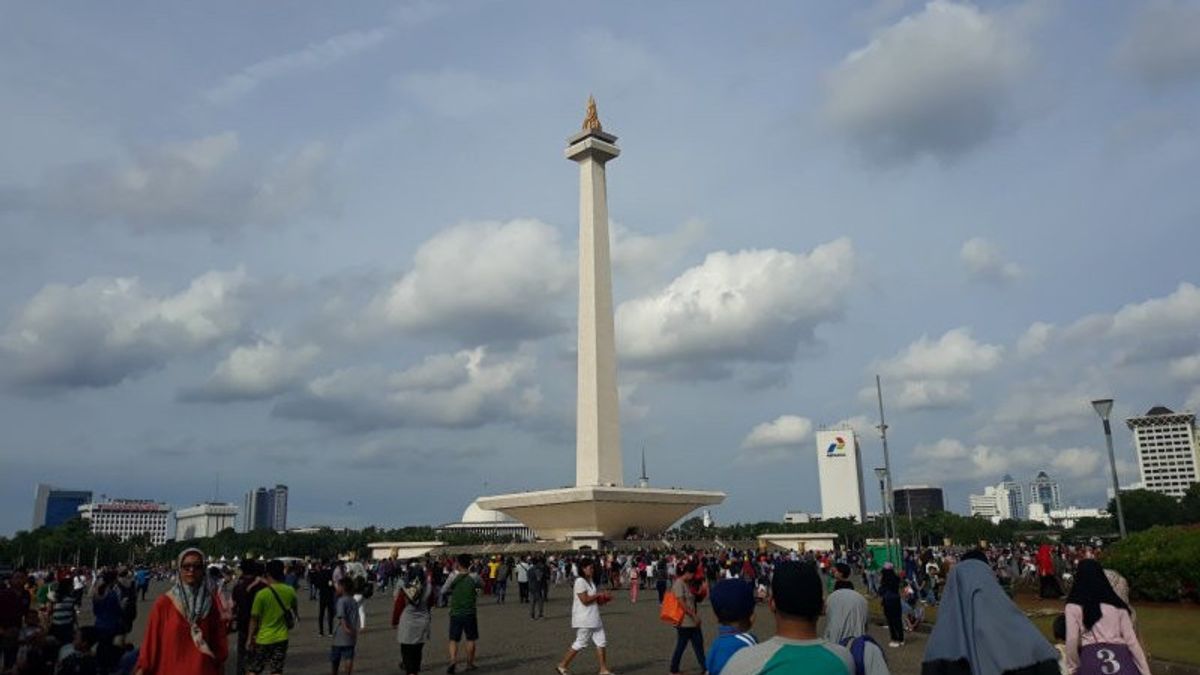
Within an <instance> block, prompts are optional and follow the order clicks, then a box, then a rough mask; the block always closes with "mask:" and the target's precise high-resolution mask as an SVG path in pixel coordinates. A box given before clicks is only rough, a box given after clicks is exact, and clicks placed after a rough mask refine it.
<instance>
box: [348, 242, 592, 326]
mask: <svg viewBox="0 0 1200 675" xmlns="http://www.w3.org/2000/svg"><path fill="white" fill-rule="evenodd" d="M574 278H575V268H574V265H573V264H572V263H571V261H570V259H569V258H568V257H567V255H566V252H565V250H564V249H563V247H562V245H561V244H560V242H559V236H558V231H557V230H555V229H554V228H552V227H550V226H549V225H546V224H545V223H542V222H539V221H536V220H512V221H508V222H506V223H499V222H480V223H464V224H462V225H457V226H455V227H452V228H449V229H447V230H444V231H442V232H440V233H438V234H437V235H435V236H434V237H433V238H431V239H429V240H428V241H426V242H425V243H423V244H421V246H420V247H419V248H418V249H417V252H416V254H415V255H414V257H413V265H412V269H411V270H409V272H408V273H406V274H405V275H404V276H403V277H401V278H400V279H399V280H398V281H396V282H395V283H394V284H393V285H392V286H391V288H390V289H388V290H387V291H386V292H385V293H383V294H382V295H380V296H379V297H377V298H376V299H375V300H374V301H373V302H372V303H371V305H370V307H369V308H368V316H369V318H370V320H371V321H373V322H382V323H383V324H384V325H390V326H395V327H397V328H400V329H401V330H406V331H412V332H416V333H436V334H444V335H450V336H452V337H454V338H456V339H458V340H460V341H461V342H463V343H466V344H479V343H481V342H488V341H493V340H513V339H525V338H536V337H542V336H545V335H549V334H552V333H555V332H558V331H561V330H563V329H564V328H565V326H566V322H565V321H564V319H563V317H562V315H561V314H560V313H558V312H557V311H555V309H554V307H553V305H554V303H555V302H556V301H558V300H560V299H562V298H564V297H566V295H567V294H568V293H569V290H570V289H571V288H572V285H573V284H572V282H573V280H574Z"/></svg>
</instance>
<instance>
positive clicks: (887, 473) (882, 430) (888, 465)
mask: <svg viewBox="0 0 1200 675" xmlns="http://www.w3.org/2000/svg"><path fill="white" fill-rule="evenodd" d="M875 395H876V396H878V398H879V427H878V428H879V438H880V440H881V441H882V442H883V468H884V481H885V482H886V483H887V494H886V495H885V497H884V502H885V503H886V502H890V501H892V498H893V497H894V496H895V494H896V493H895V492H893V491H892V459H891V457H890V456H889V455H888V444H887V430H888V425H887V421H886V420H885V419H884V417H883V386H882V385H881V384H880V383H879V376H878V375H876V376H875ZM887 512H888V509H887V508H886V507H885V508H884V513H885V514H886V513H887ZM888 522H889V523H890V524H891V526H892V536H893V537H896V548H897V551H896V558H895V562H897V563H898V562H899V561H900V557H901V556H900V553H901V552H900V551H899V548H900V530H899V529H897V528H896V508H895V504H892V508H891V516H890V517H889V520H888ZM891 551H892V544H891V542H890V541H889V542H888V555H889V556H890V555H891Z"/></svg>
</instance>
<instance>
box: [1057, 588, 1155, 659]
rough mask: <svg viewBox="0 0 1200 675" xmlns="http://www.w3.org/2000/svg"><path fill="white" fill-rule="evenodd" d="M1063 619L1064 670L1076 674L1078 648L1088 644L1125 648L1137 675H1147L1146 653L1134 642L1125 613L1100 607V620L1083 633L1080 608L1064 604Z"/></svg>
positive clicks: (1135, 638)
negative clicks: (1065, 621)
mask: <svg viewBox="0 0 1200 675" xmlns="http://www.w3.org/2000/svg"><path fill="white" fill-rule="evenodd" d="M1065 613H1066V616H1067V667H1068V669H1069V670H1070V672H1072V673H1074V672H1076V671H1078V670H1079V648H1080V647H1082V646H1085V645H1090V644H1122V645H1125V646H1127V647H1129V651H1130V652H1131V653H1132V654H1133V659H1134V661H1136V662H1137V667H1138V670H1139V671H1141V675H1150V664H1149V663H1148V662H1147V661H1146V652H1145V651H1144V650H1142V645H1141V643H1140V642H1138V638H1137V633H1135V632H1134V631H1133V621H1132V620H1131V619H1130V618H1129V612H1126V611H1125V610H1123V609H1120V608H1117V607H1113V606H1112V605H1106V604H1104V603H1101V604H1100V619H1099V620H1098V621H1096V623H1094V624H1092V629H1091V630H1089V631H1086V632H1085V629H1084V627H1083V608H1082V607H1080V606H1079V605H1075V604H1068V605H1067V608H1066V612H1065Z"/></svg>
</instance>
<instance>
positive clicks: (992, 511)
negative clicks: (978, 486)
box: [967, 485, 1000, 522]
mask: <svg viewBox="0 0 1200 675" xmlns="http://www.w3.org/2000/svg"><path fill="white" fill-rule="evenodd" d="M967 499H968V502H969V508H970V510H969V513H970V515H971V516H972V517H975V516H978V517H980V518H987V519H988V520H991V521H993V522H1000V505H999V500H997V498H996V486H994V485H989V486H987V487H985V488H984V489H983V494H981V495H970V496H969V497H968V498H967Z"/></svg>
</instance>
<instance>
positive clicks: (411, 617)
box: [0, 544, 1149, 675]
mask: <svg viewBox="0 0 1200 675" xmlns="http://www.w3.org/2000/svg"><path fill="white" fill-rule="evenodd" d="M1097 554H1098V551H1097V550H1096V549H1094V548H1092V547H1086V546H1085V547H1066V546H1051V545H1048V544H1043V545H1040V546H1027V545H1023V544H1022V545H1017V546H1014V547H1009V548H1003V547H994V546H993V547H988V548H986V549H980V548H977V549H972V550H969V551H967V550H962V549H953V548H949V547H947V548H920V549H910V550H907V551H904V552H903V555H902V556H900V557H899V558H898V559H897V560H896V564H893V563H892V562H890V561H889V560H885V559H883V558H884V557H885V555H881V553H880V551H879V550H877V549H876V550H870V549H867V550H849V551H840V552H838V553H822V554H806V555H799V554H795V553H785V552H775V553H766V552H760V551H756V550H747V551H737V550H730V549H721V550H712V551H694V550H678V551H667V552H651V551H637V552H631V553H609V554H601V555H595V554H592V555H584V554H573V553H568V554H562V555H525V556H485V557H473V556H471V555H467V554H462V555H459V556H456V557H442V558H434V557H426V558H424V559H418V560H413V561H406V562H405V561H395V560H389V561H383V562H380V563H375V564H370V565H365V566H364V565H362V564H361V563H356V562H346V561H328V562H323V561H312V562H308V563H301V562H298V561H295V560H293V561H292V562H291V564H285V563H284V561H281V560H271V561H267V562H265V563H264V562H261V561H256V560H244V561H241V562H240V565H239V567H238V570H236V572H235V570H233V569H230V568H228V567H226V566H225V565H223V564H219V563H218V564H214V563H213V561H211V560H209V559H208V558H207V557H206V556H205V554H204V553H203V552H202V551H200V550H199V549H194V548H193V549H188V550H185V551H183V552H182V553H181V554H180V556H179V557H178V559H177V560H176V561H175V565H173V566H170V567H164V568H157V569H152V568H147V567H141V568H136V569H134V568H126V567H117V568H112V569H102V570H99V571H96V572H94V573H93V572H91V571H90V570H86V569H77V570H68V569H62V570H53V571H39V572H36V573H34V574H32V575H30V574H26V572H25V571H24V570H18V571H16V572H15V573H14V574H13V575H12V576H11V578H9V579H8V580H7V583H6V584H4V585H3V586H2V587H0V646H2V647H3V670H2V671H0V672H3V673H6V674H7V673H18V674H21V675H29V674H33V675H40V674H51V675H53V674H59V673H62V674H67V675H71V674H75V673H79V674H92V673H95V674H99V675H107V674H111V673H121V674H126V675H128V674H137V675H155V674H160V673H162V674H167V673H170V674H175V673H179V674H182V675H191V674H193V673H195V674H200V675H217V674H219V673H224V672H225V663H226V662H227V661H229V660H231V659H232V663H233V664H234V667H235V668H236V672H237V673H239V675H240V674H241V673H272V674H274V673H283V672H284V670H285V668H286V666H287V661H288V644H289V638H290V637H291V635H292V632H293V631H294V630H295V629H296V626H297V621H298V619H299V615H300V603H299V602H298V598H299V596H300V589H301V587H302V586H303V584H304V583H307V585H308V593H309V600H310V601H311V602H314V603H315V604H316V606H317V612H316V614H317V616H316V621H315V624H316V628H317V632H318V634H319V635H321V636H328V637H329V639H330V643H329V667H330V669H331V672H332V673H333V675H337V673H339V672H344V673H347V674H350V673H352V672H353V669H354V660H355V656H356V648H357V645H358V638H359V635H360V633H361V632H362V631H363V630H365V628H366V625H367V619H368V617H367V615H366V608H365V604H366V603H365V602H364V600H365V598H367V597H370V596H371V595H372V594H374V593H376V592H380V593H389V592H390V595H391V599H392V606H391V613H390V626H391V627H392V629H393V630H394V632H395V636H396V641H397V643H398V645H399V649H398V654H397V657H398V659H397V660H398V662H399V668H400V672H402V673H405V674H416V673H419V672H421V669H422V662H423V660H424V651H425V650H424V647H425V645H426V644H427V643H429V642H430V640H431V632H432V631H431V625H432V616H433V613H434V611H435V610H437V609H438V608H446V610H447V613H448V617H449V629H448V635H447V645H448V646H447V651H448V665H447V671H446V672H447V673H451V674H453V673H456V672H458V669H459V668H463V669H465V670H467V671H470V670H475V669H476V668H477V658H478V650H477V646H478V641H479V639H480V625H479V616H478V603H480V602H481V601H490V602H493V603H497V604H504V603H506V602H507V601H508V588H509V584H510V583H515V584H516V586H517V589H518V593H517V597H518V602H519V603H521V604H528V605H529V617H530V620H531V621H539V620H543V619H544V617H545V613H544V612H545V603H546V600H547V598H548V596H549V594H550V592H551V589H552V588H555V587H561V586H569V587H570V600H571V614H570V617H571V627H572V629H573V630H574V632H575V637H574V640H573V641H572V642H571V644H570V645H569V646H568V647H567V649H566V651H565V652H564V654H563V656H562V658H561V659H559V660H558V661H557V662H556V663H555V664H553V667H554V669H555V670H556V671H557V672H558V673H559V674H560V675H567V674H568V673H569V672H570V670H569V669H570V668H571V666H572V664H573V663H575V662H576V659H577V657H578V656H579V655H580V654H581V653H583V652H584V651H585V650H587V649H588V647H589V645H590V646H592V647H594V649H595V651H596V661H597V666H598V671H599V673H600V674H601V675H610V671H609V666H608V662H609V658H608V657H609V654H608V649H609V644H608V637H607V634H606V633H605V629H604V623H603V618H602V608H603V607H604V606H605V605H606V604H608V603H610V602H612V601H614V600H615V599H617V598H618V597H624V594H626V593H627V598H628V601H629V602H630V603H636V602H638V599H639V594H640V592H641V591H643V590H649V589H651V588H653V589H654V591H655V595H654V596H651V597H652V598H655V599H656V600H657V602H658V605H659V613H660V618H661V619H662V620H663V622H664V623H666V624H668V625H669V627H670V628H671V629H673V632H674V638H675V639H674V646H673V649H672V650H671V651H670V654H669V659H668V658H667V656H666V654H664V661H665V662H666V664H667V665H668V669H669V672H670V673H673V674H674V673H680V672H681V669H682V667H683V664H684V661H685V660H686V659H687V658H689V657H688V656H687V655H688V652H689V651H690V652H691V654H692V658H694V659H695V661H696V667H697V668H698V670H699V671H700V672H701V673H709V674H711V675H720V674H721V673H728V674H732V675H740V674H743V673H790V672H805V673H828V675H889V668H888V659H887V652H888V650H889V649H900V648H902V647H903V646H904V644H905V636H906V634H909V633H911V632H913V631H914V630H916V629H918V627H920V625H921V623H922V616H923V611H924V607H926V606H929V605H937V606H938V619H937V622H936V624H935V625H934V626H933V629H932V633H931V634H930V636H929V639H928V641H927V643H926V646H925V651H924V657H923V665H922V672H923V675H967V674H968V673H970V674H971V675H993V674H994V675H1001V674H1004V673H1012V674H1016V673H1018V672H1020V673H1022V675H1026V674H1028V675H1042V674H1044V675H1054V674H1055V673H1061V674H1062V675H1092V674H1093V673H1095V674H1100V675H1114V674H1115V673H1118V672H1123V673H1133V672H1134V671H1137V673H1140V675H1149V665H1148V659H1147V657H1146V654H1145V651H1144V649H1143V648H1142V646H1141V644H1140V641H1139V640H1138V637H1137V634H1136V630H1135V625H1136V622H1135V616H1134V613H1133V610H1132V608H1131V606H1130V604H1129V597H1128V585H1127V584H1125V582H1124V579H1122V578H1121V577H1120V575H1118V574H1116V573H1115V572H1113V571H1111V570H1104V569H1103V568H1102V567H1101V564H1100V563H1099V562H1098V560H1097ZM153 579H161V580H165V581H168V582H169V588H168V589H167V590H166V592H164V593H162V594H160V595H158V597H157V598H155V599H154V601H153V604H152V605H151V608H150V610H149V613H148V615H147V616H146V621H145V624H146V627H145V631H144V633H143V634H142V635H141V640H140V642H138V643H137V644H136V645H135V641H134V640H133V639H131V638H133V637H136V636H131V635H130V633H131V631H132V628H133V625H134V622H135V620H136V618H137V614H138V605H139V602H141V601H142V599H143V598H145V596H146V592H147V588H148V586H149V585H150V582H151V580H153ZM1021 583H1028V584H1029V587H1030V588H1033V587H1034V586H1036V587H1037V589H1038V591H1039V592H1040V593H1041V595H1042V596H1043V597H1045V598H1048V599H1050V598H1053V599H1061V600H1063V601H1064V608H1063V612H1062V614H1061V615H1060V616H1059V617H1057V620H1056V621H1055V627H1054V629H1055V633H1056V636H1058V638H1059V639H1058V644H1057V645H1052V644H1051V643H1050V642H1049V641H1047V640H1046V639H1045V638H1044V637H1043V636H1042V634H1041V632H1040V631H1038V629H1037V628H1036V627H1035V626H1034V625H1033V624H1032V623H1031V622H1030V620H1029V619H1028V618H1027V617H1026V616H1025V614H1024V613H1023V612H1022V611H1021V610H1020V609H1019V608H1018V607H1017V606H1016V605H1015V604H1014V603H1013V601H1012V594H1013V589H1014V587H1015V586H1017V585H1019V584H1021ZM1064 587H1065V588H1067V589H1069V590H1067V591H1064ZM618 593H620V594H622V595H620V596H619V595H618ZM872 596H874V597H877V598H878V599H879V601H880V604H881V607H882V610H883V615H884V619H885V622H886V624H887V626H888V635H889V639H888V642H887V643H886V644H887V647H886V648H885V647H884V646H883V645H882V644H880V643H877V642H876V641H875V640H874V639H873V638H872V637H871V636H870V634H869V630H868V628H869V620H870V611H869V603H868V598H869V597H872ZM85 602H88V603H90V609H91V612H90V615H91V623H90V624H88V625H80V617H81V616H82V613H81V609H82V608H83V606H84V603H85ZM706 605H707V606H708V607H706ZM764 611H766V612H769V613H770V614H771V615H773V617H774V620H775V621H774V622H775V635H774V636H773V637H771V638H770V639H767V640H761V641H760V640H759V639H758V638H757V637H756V636H755V635H754V634H753V632H752V629H753V626H754V619H755V615H756V613H758V612H764ZM821 616H825V617H826V621H825V625H824V629H823V631H820V632H819V629H818V620H819V618H820V617H821ZM706 621H715V622H716V623H717V624H718V626H717V638H716V640H715V642H714V643H713V644H712V645H711V646H709V647H708V648H706V646H705V644H704V632H703V630H702V627H703V626H704V625H705V622H706ZM1056 647H1057V648H1056ZM547 669H548V668H547Z"/></svg>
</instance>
